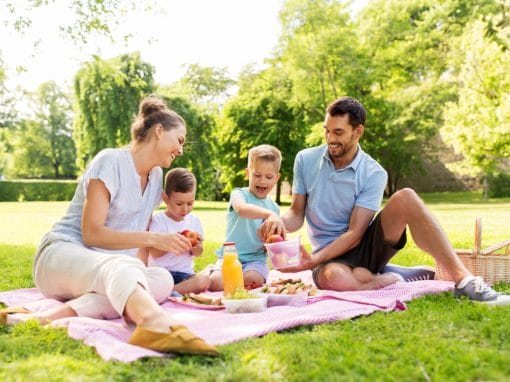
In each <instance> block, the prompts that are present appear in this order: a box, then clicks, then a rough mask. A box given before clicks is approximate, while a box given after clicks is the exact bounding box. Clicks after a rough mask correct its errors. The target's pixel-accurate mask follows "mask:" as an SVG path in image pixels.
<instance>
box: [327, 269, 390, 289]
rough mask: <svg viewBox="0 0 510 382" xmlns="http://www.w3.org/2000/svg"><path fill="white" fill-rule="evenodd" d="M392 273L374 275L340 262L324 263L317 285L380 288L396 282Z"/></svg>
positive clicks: (333, 287)
mask: <svg viewBox="0 0 510 382" xmlns="http://www.w3.org/2000/svg"><path fill="white" fill-rule="evenodd" d="M397 281H399V280H398V278H397V277H396V276H395V275H392V274H384V275H374V274H372V273H371V272H370V271H369V270H368V269H365V268H354V270H353V269H351V267H349V266H348V265H345V264H340V263H329V264H326V265H325V266H324V267H323V268H322V269H321V270H320V271H319V274H318V284H319V285H318V287H319V288H321V289H329V290H336V291H355V290H373V289H381V288H384V287H386V286H388V285H391V284H394V283H396V282H397Z"/></svg>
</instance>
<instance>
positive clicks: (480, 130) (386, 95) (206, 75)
mask: <svg viewBox="0 0 510 382" xmlns="http://www.w3.org/2000/svg"><path fill="white" fill-rule="evenodd" d="M206 3H207V4H209V5H208V6H206V5H205V4H206ZM214 3H215V2H214V1H210V2H206V1H202V2H201V1H192V6H194V7H195V8H194V13H195V18H192V19H191V20H189V21H188V24H187V27H186V28H182V30H181V31H180V34H177V35H176V34H174V35H172V36H165V35H158V36H152V38H159V39H162V40H163V41H166V42H167V47H166V49H164V50H161V57H162V58H163V61H164V60H167V61H169V62H170V61H178V59H177V58H175V60H174V57H178V56H179V49H177V48H175V45H176V44H175V43H173V41H175V40H176V39H178V40H186V35H187V34H191V33H192V30H197V31H198V34H202V35H204V34H207V33H208V30H207V28H205V27H204V29H201V24H200V22H199V21H200V17H198V16H197V15H199V14H203V13H207V14H208V16H209V18H210V19H214V18H215V17H214V16H215V14H214V12H215V8H214ZM219 3H220V1H218V4H219ZM221 3H225V1H221ZM226 3H228V4H227V5H229V6H230V7H231V8H232V10H233V9H236V10H237V11H238V10H239V8H240V7H241V5H238V4H243V3H244V5H245V6H248V5H250V6H249V7H248V11H247V12H248V13H249V12H250V11H252V12H253V15H254V17H255V11H254V10H255V9H256V8H257V5H256V4H254V3H253V2H251V1H246V2H244V1H238V2H228V1H227V2H226ZM234 3H235V4H236V5H234ZM268 3H269V2H268V1H261V5H260V6H261V7H262V6H268ZM273 3H274V2H273ZM276 3H277V8H278V9H277V15H278V18H277V20H278V21H277V23H278V28H276V29H277V31H278V32H277V36H276V37H275V44H274V46H272V48H271V50H269V51H268V53H267V55H265V56H263V57H258V61H257V62H254V63H252V64H247V65H245V66H242V67H238V68H237V69H236V70H235V73H234V72H233V70H232V68H231V67H229V66H228V65H219V66H214V65H205V64H203V63H200V62H199V60H196V61H190V62H187V63H185V64H184V65H183V66H182V67H181V70H180V72H181V73H180V76H179V78H177V79H174V80H168V81H166V80H165V79H164V78H165V76H160V77H158V74H157V73H158V71H159V70H160V69H159V68H160V67H161V66H160V65H161V64H160V63H158V69H156V66H155V64H153V61H152V60H151V59H148V58H146V57H145V56H144V55H143V54H142V53H141V50H139V51H137V50H133V49H130V46H131V45H130V41H131V40H132V39H133V38H136V34H137V29H138V30H139V29H144V28H148V27H147V26H144V25H143V24H138V23H137V19H138V18H140V19H143V15H145V14H146V13H147V12H149V14H151V15H153V17H163V18H164V19H165V18H166V19H167V20H168V21H167V22H168V23H169V24H171V23H172V21H173V20H174V21H175V20H176V19H179V18H180V17H182V18H184V19H185V17H184V16H185V15H180V14H178V13H175V14H174V13H171V12H170V13H166V14H164V13H163V14H162V15H161V12H160V11H161V10H162V9H163V8H165V6H168V4H172V2H162V1H156V0H147V1H143V2H135V1H121V0H110V1H99V0H87V1H78V0H69V1H44V2H41V1H30V0H25V1H5V2H3V4H2V13H1V19H2V25H3V27H4V29H3V30H2V43H1V45H0V54H2V55H1V58H2V59H1V61H0V174H1V180H0V201H2V203H0V216H1V218H0V269H1V271H0V274H1V277H0V290H9V289H15V288H22V287H32V286H33V281H32V278H31V261H32V257H33V253H34V251H35V248H36V246H37V243H38V241H39V240H40V238H41V236H42V235H43V234H44V233H45V232H46V231H47V230H49V229H50V228H51V225H52V224H53V223H54V222H55V221H57V220H58V219H59V218H60V217H61V216H62V215H63V214H64V213H65V209H66V207H67V205H68V203H67V202H66V201H68V200H69V199H70V198H71V197H72V195H73V193H74V189H75V187H76V178H77V177H79V175H80V174H81V173H82V171H83V170H84V168H85V166H86V164H87V163H88V161H89V160H90V159H91V158H92V157H93V156H94V155H95V154H96V153H97V152H98V151H99V150H101V149H103V148H105V147H114V146H122V145H126V144H128V143H129V139H130V137H129V127H130V125H131V122H132V119H133V116H134V115H135V114H136V112H137V106H138V104H139V101H140V99H142V98H143V97H145V96H147V95H148V94H151V93H156V94H158V95H160V96H161V97H163V98H164V99H165V100H166V101H167V103H168V104H169V106H170V107H171V108H173V109H175V110H176V111H177V112H179V113H180V114H181V115H182V116H183V117H184V119H185V120H186V122H187V124H188V137H187V139H188V140H187V144H186V147H185V154H184V156H183V157H180V158H178V159H176V161H175V162H174V166H182V167H188V168H189V169H191V170H192V171H193V172H194V173H195V174H196V175H197V178H198V184H199V189H198V199H199V201H198V202H197V204H196V208H195V212H196V214H197V215H198V216H199V217H200V218H201V219H202V221H203V223H204V226H205V230H206V239H207V240H206V249H205V255H204V256H203V257H202V258H200V259H199V260H198V261H197V264H196V267H197V270H199V269H201V268H203V266H205V265H206V264H207V263H210V262H213V261H214V255H213V251H214V249H215V248H217V247H218V246H219V245H220V244H221V242H222V240H223V235H224V223H223V222H224V216H225V208H226V203H225V198H226V197H227V196H228V193H229V192H230V190H231V189H232V188H233V187H237V186H242V185H244V184H245V183H246V180H245V179H244V167H245V166H246V157H247V152H248V149H249V148H250V147H252V146H254V145H257V144H261V143H269V144H273V145H275V146H277V147H279V148H280V149H281V150H282V152H283V155H284V160H283V166H282V182H281V183H279V184H278V187H277V189H276V191H275V194H274V197H275V199H276V200H277V201H278V202H279V203H280V204H281V205H282V210H283V211H285V210H286V208H288V202H289V200H290V199H289V194H288V193H289V187H288V184H289V183H291V182H292V165H293V159H294V156H295V154H296V153H297V152H298V151H299V150H301V149H303V148H306V147H310V146H313V145H316V144H320V143H322V142H323V139H324V138H323V132H322V129H323V128H322V121H323V118H324V109H325V107H326V105H327V104H328V103H329V102H330V101H331V100H333V99H334V98H337V97H339V96H342V95H350V96H353V97H355V98H358V99H359V100H361V101H362V102H363V104H365V105H366V107H367V110H368V121H367V126H366V131H365V135H364V137H363V138H362V140H361V144H362V146H363V148H364V150H365V151H367V152H368V153H369V154H370V155H372V156H373V157H374V158H375V159H377V160H378V161H379V162H380V163H381V164H382V165H383V166H384V167H385V169H386V170H387V171H388V174H389V182H388V187H387V190H386V196H389V195H391V194H392V193H394V192H395V191H396V190H398V189H400V188H402V187H405V186H412V187H414V188H415V189H416V190H417V191H418V192H419V194H420V195H421V196H422V197H423V198H424V200H425V201H426V202H427V204H428V205H429V206H430V207H431V208H432V210H433V212H434V214H435V215H436V216H437V217H438V219H439V221H440V223H441V224H442V225H443V227H444V228H445V230H446V232H447V233H448V235H449V237H450V239H451V240H452V242H453V244H454V246H455V247H456V248H471V247H472V245H473V230H474V219H475V217H477V216H481V217H482V219H483V222H484V233H483V242H484V246H487V245H489V244H494V243H495V242H497V241H501V240H503V239H507V238H508V236H509V235H508V228H507V227H508V220H509V219H508V217H509V216H510V198H509V197H510V176H509V175H508V170H509V162H508V158H509V154H510V53H509V52H510V50H509V47H510V18H509V17H510V1H508V0H490V1H489V0H476V1H475V0H436V1H432V0H386V1H382V0H371V1H355V2H351V3H348V2H342V1H332V0H313V1H304V0H287V1H279V2H276ZM211 4H212V5H211ZM54 5H59V6H60V7H62V6H63V7H64V9H65V10H66V13H65V16H67V17H55V18H52V19H51V21H52V23H50V24H54V25H55V26H56V28H57V29H58V30H59V31H60V37H59V38H61V39H62V40H55V41H54V44H56V45H57V46H58V45H59V44H62V45H61V46H59V47H60V50H63V51H66V49H67V48H68V47H73V49H74V48H76V49H78V51H81V52H88V53H86V54H84V56H83V55H81V56H80V59H79V60H78V61H79V63H78V65H77V67H76V70H74V71H73V72H72V73H71V74H69V77H68V78H66V79H65V80H64V81H58V80H55V79H53V80H49V81H47V80H46V79H45V78H43V79H42V80H41V81H40V82H39V83H35V81H36V80H34V79H32V80H31V82H29V83H28V84H19V83H16V78H17V76H21V75H22V74H23V73H28V72H30V69H29V65H27V66H26V67H25V66H23V65H18V64H17V63H16V62H15V61H11V60H10V59H11V57H12V56H10V55H5V56H4V54H3V53H4V51H6V52H8V49H7V48H6V49H5V50H4V49H3V47H4V44H5V46H6V47H7V44H8V43H7V40H6V39H9V44H10V45H12V44H13V43H14V45H16V41H17V40H16V39H17V38H21V37H22V36H25V35H26V34H28V33H29V31H30V30H33V29H32V28H35V29H36V34H37V25H36V24H35V16H34V18H33V19H32V18H31V15H32V14H33V13H32V12H38V11H41V10H43V9H45V8H48V7H52V6H54ZM250 7H251V8H250ZM273 7H274V5H273ZM268 9H269V8H268ZM217 11H219V10H217ZM223 11H224V12H227V11H228V9H227V10H222V12H223ZM245 12H246V10H245ZM157 15H159V16H157ZM245 17H246V16H245ZM218 18H219V17H218ZM230 18H233V19H235V18H236V13H235V12H234V13H233V14H231V16H230ZM149 19H150V18H149ZM126 20H127V21H126ZM32 21H34V23H32ZM45 21H48V20H45ZM193 21H195V22H193ZM125 22H128V23H131V25H132V26H133V27H132V29H131V30H121V29H122V28H120V27H121V26H122V25H125ZM123 23H124V24H123ZM47 24H48V23H47ZM180 25H183V24H180ZM268 28H269V26H268ZM269 29H270V30H271V31H275V29H274V26H273V27H271V28H269ZM259 30H260V33H261V36H262V33H263V31H264V30H265V25H264V24H263V23H261V24H260V25H259ZM211 33H212V32H211ZM230 33H232V34H235V33H236V31H235V30H232V31H231V32H230ZM253 33H255V35H257V33H258V31H255V32H253ZM39 37H40V39H41V40H45V38H46V36H45V35H40V36H39ZM261 38H262V37H261ZM11 40H12V41H11ZM101 41H103V42H104V41H106V45H107V44H108V42H109V43H110V44H112V45H113V44H114V45H116V46H117V50H118V54H116V55H114V56H110V55H107V54H106V53H104V51H105V49H102V50H98V51H93V47H94V46H96V45H98V44H99V42H101ZM64 42H65V43H64ZM38 44H40V41H38V40H36V41H35V42H34V51H33V54H34V56H36V57H37V54H41V53H40V51H39V48H38V47H39V45H38ZM66 44H69V45H66ZM244 44H245V45H246V46H247V47H248V48H249V47H250V41H249V40H248V39H247V40H246V41H245V42H244ZM206 45H207V44H205V45H200V44H198V43H197V46H196V49H195V50H196V52H198V53H197V55H198V56H199V55H200V52H201V51H202V50H205V49H206V48H207V49H212V50H214V49H215V47H214V45H213V46H212V47H211V46H206ZM119 46H120V47H119ZM122 46H124V48H122ZM246 46H244V45H243V40H242V39H241V41H237V42H236V43H235V44H232V45H231V46H230V47H229V49H230V50H232V51H234V52H238V54H239V55H243V54H247V53H244V52H246V50H245V49H246ZM91 47H92V48H91ZM248 50H249V49H248ZM38 52H39V53H38ZM73 52H74V51H73V50H72V49H70V48H69V54H73ZM91 52H93V53H91ZM218 55H221V53H220V50H219V48H218ZM83 57H85V58H83ZM150 57H151V58H152V59H153V60H156V59H158V60H161V57H159V58H156V57H155V56H150ZM55 60H58V59H57V58H55ZM154 62H155V61H154ZM48 65H50V66H51V62H50V64H48ZM169 65H170V64H169ZM238 65H239V64H238ZM55 66H56V64H55ZM50 72H51V69H50V68H49V67H48V73H50ZM43 73H44V71H43ZM66 73H67V72H66ZM167 78H168V77H167ZM438 191H440V192H438ZM300 234H301V235H302V238H303V240H304V242H305V244H306V245H309V244H308V241H307V238H306V233H305V231H304V230H302V231H301V232H300ZM395 261H396V262H397V263H399V264H403V265H414V264H420V263H425V264H430V265H433V260H432V259H431V258H430V257H429V256H427V255H426V254H424V253H423V252H421V251H419V250H418V249H417V248H416V247H415V246H414V244H413V243H412V240H410V243H408V245H407V247H406V248H405V250H404V251H402V252H401V253H400V254H399V255H398V256H397V257H396V258H395ZM496 288H497V289H498V290H502V291H508V290H510V286H509V284H506V283H503V284H499V285H497V286H496ZM509 319H510V311H509V310H508V309H507V308H501V309H497V310H491V309H487V308H486V307H483V306H482V307H480V306H475V305H474V304H469V303H468V302H465V301H455V300H454V299H453V298H452V296H451V294H443V295H439V296H429V297H425V298H422V299H419V300H417V301H413V302H411V303H409V310H408V311H406V312H402V313H399V314H379V313H378V314H374V315H372V316H370V317H364V318H360V319H357V320H351V321H348V322H338V323H332V324H327V325H320V326H317V327H301V328H296V329H293V330H289V331H285V332H283V333H279V334H274V333H273V334H271V335H268V336H265V337H263V338H259V339H252V340H248V341H242V342H240V343H237V344H231V345H226V346H222V347H221V351H222V354H223V355H222V358H220V359H217V360H210V359H206V358H204V357H179V358H178V359H177V360H169V361H165V360H154V359H152V360H144V361H138V362H136V363H134V364H132V365H123V364H119V363H115V362H103V361H101V360H100V358H99V357H98V356H97V355H96V354H95V353H94V351H93V349H90V348H87V347H86V346H84V345H82V344H80V343H78V342H76V341H73V340H70V339H68V338H67V337H66V335H65V332H64V331H62V330H50V329H47V328H43V327H39V326H38V325H35V324H31V323H27V324H23V325H19V326H17V327H15V328H5V327H4V328H0V353H1V354H2V358H1V359H0V379H1V380H9V381H10V380H28V379H32V380H76V379H85V380H158V379H162V380H198V379H200V380H211V381H212V380H246V379H251V380H257V381H258V380H321V381H324V380H413V381H414V380H480V379H481V380H505V379H506V378H508V375H510V369H509V366H508V365H509V364H510V345H508V344H509V343H510V325H508V322H509ZM304 365H305V366H306V367H303V366H304Z"/></svg>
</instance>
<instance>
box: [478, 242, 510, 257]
mask: <svg viewBox="0 0 510 382" xmlns="http://www.w3.org/2000/svg"><path fill="white" fill-rule="evenodd" d="M505 247H507V248H506V250H505V253H504V255H509V254H510V240H505V241H502V242H501V243H498V244H494V245H493V246H491V247H489V248H487V249H485V250H483V251H481V252H480V254H481V255H490V254H491V253H492V252H494V251H497V250H498V249H501V248H505Z"/></svg>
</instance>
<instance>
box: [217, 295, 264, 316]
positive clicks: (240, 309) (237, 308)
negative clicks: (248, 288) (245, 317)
mask: <svg viewBox="0 0 510 382" xmlns="http://www.w3.org/2000/svg"><path fill="white" fill-rule="evenodd" d="M222 302H223V305H225V309H226V311H227V312H228V313H258V312H264V311H265V310H266V309H267V296H256V297H255V298H245V299H239V300H230V299H226V298H224V299H222Z"/></svg>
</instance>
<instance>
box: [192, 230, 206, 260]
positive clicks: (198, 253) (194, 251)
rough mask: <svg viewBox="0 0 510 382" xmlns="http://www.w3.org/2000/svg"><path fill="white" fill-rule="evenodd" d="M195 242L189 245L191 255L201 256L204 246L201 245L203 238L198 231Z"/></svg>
mask: <svg viewBox="0 0 510 382" xmlns="http://www.w3.org/2000/svg"><path fill="white" fill-rule="evenodd" d="M197 239H198V240H197V243H196V244H195V245H194V246H193V247H191V255H192V256H196V257H198V256H201V255H202V252H203V251H204V247H203V245H202V241H203V240H204V239H203V237H202V235H200V233H199V234H198V238H197Z"/></svg>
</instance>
